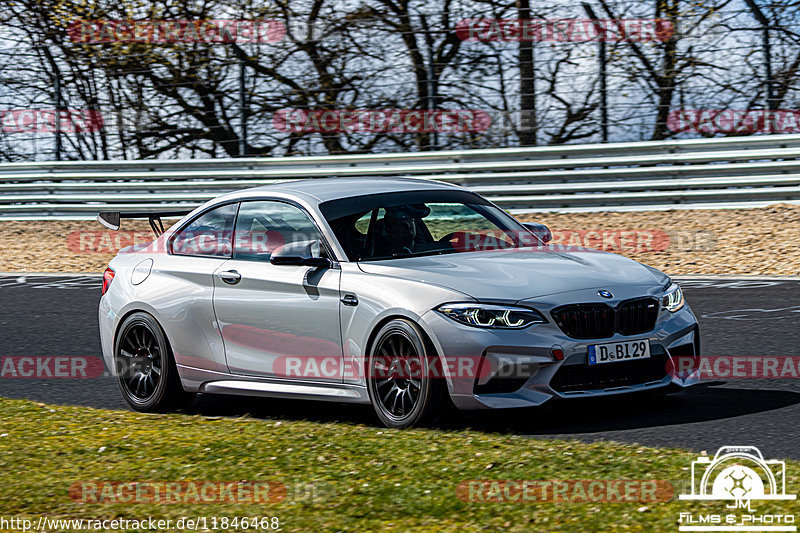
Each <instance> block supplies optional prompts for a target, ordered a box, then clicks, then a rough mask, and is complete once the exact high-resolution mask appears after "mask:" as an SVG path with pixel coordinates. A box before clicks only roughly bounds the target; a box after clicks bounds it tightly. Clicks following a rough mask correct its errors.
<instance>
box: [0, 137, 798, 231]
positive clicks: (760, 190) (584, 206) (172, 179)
mask: <svg viewBox="0 0 800 533" xmlns="http://www.w3.org/2000/svg"><path fill="white" fill-rule="evenodd" d="M345 176H349V177H353V176H356V177H378V176H414V177H420V178H428V179H437V180H443V181H448V182H452V183H458V184H460V185H464V186H466V187H469V188H470V189H472V190H475V191H477V192H480V193H481V194H483V195H485V196H487V197H488V198H490V199H491V200H492V201H494V202H496V203H497V204H499V205H501V206H502V207H504V208H506V209H509V210H511V211H514V212H526V211H554V210H557V211H561V210H571V211H583V210H587V211H602V210H643V209H671V208H679V209H682V208H698V207H699V208H702V207H756V206H762V205H769V204H771V203H776V202H791V203H800V135H769V136H767V135H765V136H757V137H746V138H743V137H736V138H714V139H691V140H679V141H661V142H632V143H614V144H591V145H567V146H537V147H527V148H502V149H485V150H464V151H441V152H423V153H405V154H374V155H373V154H364V155H345V156H327V157H279V158H240V159H201V160H141V161H66V162H46V163H39V162H35V163H6V164H0V218H6V219H8V218H51V217H53V218H57V217H62V218H65V217H68V218H86V217H94V215H95V214H96V213H97V211H99V210H103V209H114V210H125V209H135V210H137V211H141V210H144V211H147V210H157V209H165V208H170V207H177V206H180V207H182V208H184V207H192V206H195V205H198V204H200V203H202V202H203V201H205V200H208V199H210V198H213V197H215V196H218V195H219V194H222V193H223V192H226V191H230V190H235V189H241V188H247V187H253V186H257V185H264V184H268V183H275V182H278V181H282V180H287V179H310V178H320V177H345Z"/></svg>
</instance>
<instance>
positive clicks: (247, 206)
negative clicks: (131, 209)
mask: <svg viewBox="0 0 800 533" xmlns="http://www.w3.org/2000/svg"><path fill="white" fill-rule="evenodd" d="M177 215H183V218H181V219H180V221H179V222H177V223H176V224H174V225H173V226H172V227H171V228H169V229H168V230H166V231H164V226H163V225H162V223H161V217H164V216H173V217H174V216H177ZM125 218H149V219H150V223H151V226H152V227H153V229H154V230H155V232H156V234H157V235H158V237H157V238H156V240H154V241H153V242H151V243H149V244H147V245H143V246H135V247H129V248H126V249H123V250H121V251H120V253H119V254H118V255H117V256H116V257H115V258H114V259H113V260H112V261H111V262H110V264H109V266H108V269H107V270H106V271H105V274H104V276H103V289H102V290H103V296H102V299H101V300H100V308H99V320H100V337H101V341H102V348H103V355H104V358H105V361H106V364H107V366H108V367H109V369H111V370H112V371H113V372H114V374H115V375H116V376H117V379H118V381H119V387H120V390H121V392H122V395H123V396H124V398H125V400H126V401H127V402H128V403H129V404H130V405H131V407H133V408H134V409H136V410H140V411H163V410H168V409H173V408H177V407H179V406H181V404H184V403H185V402H187V401H189V400H190V399H191V398H192V397H193V395H194V394H195V393H204V394H213V393H225V394H240V395H248V396H277V397H285V398H301V399H314V400H329V401H337V402H354V403H371V404H372V405H373V407H374V409H375V412H376V413H377V416H378V418H379V419H380V421H381V422H382V423H383V424H385V425H387V426H390V427H408V426H412V425H415V424H419V423H422V422H423V421H425V420H426V419H429V418H430V417H431V416H433V415H434V414H435V413H436V412H437V411H439V410H440V409H441V408H442V407H443V406H444V404H445V402H451V403H452V404H454V405H455V406H456V407H457V408H459V409H481V408H491V409H499V408H513V407H526V406H539V405H541V404H543V403H545V402H547V401H549V400H553V399H567V398H578V397H598V396H606V395H614V394H633V393H640V392H646V391H652V392H653V393H663V392H670V391H674V390H679V389H681V388H682V387H685V386H687V385H691V384H692V383H693V382H694V380H695V379H694V375H695V374H694V373H693V371H692V369H693V368H695V367H696V366H697V365H696V362H697V359H698V358H699V356H700V353H699V351H700V339H699V332H698V327H697V321H696V319H695V316H694V315H693V314H692V311H691V310H690V309H689V306H688V305H686V304H685V303H684V299H683V294H682V292H681V289H680V287H679V286H678V285H677V284H676V283H674V282H673V281H672V280H671V279H670V278H669V277H668V276H667V275H665V274H664V273H662V272H660V271H659V270H656V269H655V268H651V267H648V266H645V265H642V264H640V263H637V262H636V261H633V260H631V259H627V258H625V257H622V256H619V255H615V254H611V253H605V252H600V251H597V250H592V249H588V248H578V247H565V246H559V245H555V244H553V243H550V242H549V241H550V232H549V230H548V229H547V228H546V227H545V226H543V225H539V224H522V223H520V222H518V221H517V220H516V219H514V218H513V217H512V216H510V215H508V214H507V213H506V212H504V211H503V210H502V209H500V208H498V207H497V206H495V205H494V204H492V203H491V202H489V201H488V200H486V199H485V198H483V197H481V196H479V195H477V194H474V193H472V192H469V191H468V190H466V189H463V188H461V187H458V186H455V185H450V184H445V183H440V182H435V181H427V180H417V179H341V178H339V179H318V180H302V181H293V182H284V183H279V184H275V185H268V186H265V187H258V188H253V189H248V190H244V191H238V192H234V193H230V194H226V195H224V196H220V197H219V198H216V199H214V200H211V201H209V202H207V203H205V204H204V205H202V206H200V207H198V208H197V209H195V210H193V211H191V212H190V213H179V212H163V213H111V212H108V213H101V214H100V216H99V220H100V221H101V222H103V223H104V224H105V225H107V226H109V227H111V228H113V229H118V228H119V225H120V220H121V219H125ZM678 358H683V360H687V359H688V360H689V364H688V365H685V364H683V363H681V364H680V365H678V364H676V361H677V359H678ZM678 368H680V371H677V369H678Z"/></svg>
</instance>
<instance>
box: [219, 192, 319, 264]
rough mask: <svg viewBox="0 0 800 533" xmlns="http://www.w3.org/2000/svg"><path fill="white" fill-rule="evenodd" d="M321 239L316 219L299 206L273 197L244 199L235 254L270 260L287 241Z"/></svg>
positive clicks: (237, 229)
mask: <svg viewBox="0 0 800 533" xmlns="http://www.w3.org/2000/svg"><path fill="white" fill-rule="evenodd" d="M321 239H322V237H321V235H320V233H319V230H317V226H316V225H315V224H314V221H313V220H311V219H310V218H309V217H308V215H307V214H306V212H305V211H303V210H302V209H300V208H299V207H297V206H294V205H292V204H287V203H285V202H277V201H274V200H258V201H251V202H242V205H241V207H240V208H239V217H238V218H237V221H236V239H235V242H234V248H233V258H234V259H251V260H257V261H269V258H270V256H271V255H272V252H273V251H274V250H275V249H276V248H279V247H281V246H283V245H284V244H289V243H293V242H298V241H319V240H321Z"/></svg>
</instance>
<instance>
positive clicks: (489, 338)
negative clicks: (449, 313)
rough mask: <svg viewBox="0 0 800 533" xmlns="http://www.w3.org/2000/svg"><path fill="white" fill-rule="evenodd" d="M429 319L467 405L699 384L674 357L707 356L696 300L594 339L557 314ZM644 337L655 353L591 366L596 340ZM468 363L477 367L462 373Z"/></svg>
mask: <svg viewBox="0 0 800 533" xmlns="http://www.w3.org/2000/svg"><path fill="white" fill-rule="evenodd" d="M534 307H537V306H535V305H534ZM537 308H539V309H540V310H541V306H539V307H537ZM543 314H546V316H548V318H549V314H547V313H543ZM422 319H423V321H424V326H425V328H426V330H427V331H428V333H429V335H430V337H431V339H432V341H433V343H434V344H435V345H436V349H437V351H438V353H439V354H440V355H441V356H442V358H443V367H444V375H445V378H446V379H447V386H448V389H449V392H450V396H451V398H452V400H453V403H454V404H455V405H456V407H458V408H460V409H485V408H514V407H532V406H539V405H542V404H543V403H545V402H546V401H548V400H551V399H554V398H558V399H565V398H576V397H598V396H610V395H615V394H626V393H633V392H640V391H647V390H655V389H664V388H667V387H672V388H683V387H686V386H689V385H692V384H694V383H696V378H695V377H694V376H693V375H691V374H690V375H688V376H681V375H679V374H678V373H676V372H674V371H672V368H674V359H673V358H674V357H677V356H681V357H685V356H687V355H688V356H693V357H695V358H697V357H699V355H700V354H699V329H698V326H697V320H696V319H695V317H694V314H693V313H692V311H691V309H690V308H689V306H688V305H685V306H684V307H683V308H682V309H680V310H679V311H677V312H675V313H670V312H669V311H666V310H660V311H659V315H658V319H657V321H656V325H655V328H654V329H653V330H652V331H650V332H648V333H643V334H639V335H629V336H623V335H619V334H615V335H614V336H613V337H609V338H603V339H593V340H583V339H581V340H577V339H573V338H570V337H568V336H567V335H566V334H564V333H563V332H562V331H561V329H559V328H558V326H556V324H555V323H553V321H552V320H550V321H549V323H547V324H536V325H533V326H530V327H528V328H525V329H523V330H508V329H506V330H497V329H480V328H474V327H469V326H463V325H460V324H458V323H455V322H453V321H452V320H450V319H448V318H445V317H443V316H442V315H440V314H439V313H437V312H435V311H430V312H428V313H426V314H425V315H424V316H423V317H422ZM637 339H648V340H649V342H650V351H651V357H650V359H642V360H635V361H626V362H617V363H608V364H604V365H595V366H589V364H588V347H589V346H590V345H592V344H602V343H609V342H619V341H631V340H637ZM555 349H558V350H561V352H562V353H563V360H558V359H557V358H556V357H555V356H554V355H553V351H554V350H555ZM465 360H466V361H467V362H468V363H469V364H464V361H465ZM471 361H477V364H472V363H471ZM466 367H471V368H472V370H473V371H472V372H461V371H460V370H461V369H464V368H466Z"/></svg>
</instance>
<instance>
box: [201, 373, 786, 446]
mask: <svg viewBox="0 0 800 533" xmlns="http://www.w3.org/2000/svg"><path fill="white" fill-rule="evenodd" d="M798 403H800V392H794V391H791V390H781V389H773V390H765V389H749V388H739V387H732V386H719V384H717V385H714V384H704V385H699V386H695V387H692V388H691V389H688V390H686V391H683V392H681V393H679V394H674V395H669V396H666V397H663V398H658V397H650V396H639V395H636V396H619V397H607V398H599V399H591V400H588V399H587V400H581V399H573V400H570V401H563V402H552V403H550V404H549V405H548V404H546V405H545V406H542V407H538V408H526V409H511V410H486V411H468V412H464V411H456V410H455V409H449V410H446V411H445V412H444V413H443V414H442V415H441V416H440V417H439V418H438V419H437V420H435V421H434V422H433V424H432V427H434V428H437V429H446V430H463V429H467V428H469V429H472V430H477V431H486V432H499V433H517V434H525V435H537V436H546V435H569V434H576V435H578V434H582V433H597V432H604V431H619V430H631V429H641V428H654V427H661V426H671V425H680V424H691V423H696V422H707V421H713V420H721V419H726V418H734V417H739V416H745V415H749V414H755V413H761V412H766V411H772V410H775V409H781V408H784V407H789V406H792V405H795V404H798ZM186 412H187V413H189V414H196V415H201V416H250V417H253V418H264V419H284V420H308V421H314V422H342V423H349V424H366V425H376V426H377V425H378V424H377V419H376V418H375V416H374V414H373V412H372V408H371V407H369V406H364V405H352V404H337V403H327V402H313V401H302V400H288V399H287V400H282V399H270V398H242V397H237V396H222V395H219V396H217V395H213V396H212V395H199V396H198V397H197V399H196V400H195V401H194V403H193V404H192V405H191V406H190V407H189V408H187V409H186Z"/></svg>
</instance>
